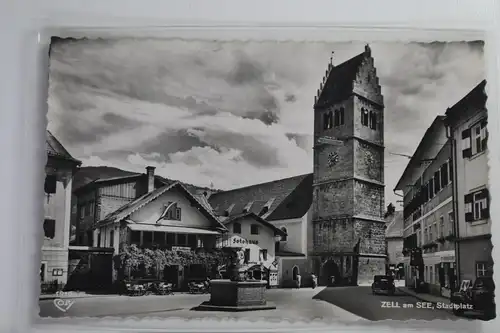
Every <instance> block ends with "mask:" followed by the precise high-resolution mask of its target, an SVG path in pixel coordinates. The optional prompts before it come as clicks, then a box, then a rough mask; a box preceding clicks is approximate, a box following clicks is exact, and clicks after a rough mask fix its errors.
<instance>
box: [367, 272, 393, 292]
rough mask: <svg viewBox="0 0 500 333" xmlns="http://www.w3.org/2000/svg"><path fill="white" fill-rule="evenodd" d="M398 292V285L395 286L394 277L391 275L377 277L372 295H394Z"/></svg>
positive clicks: (374, 279) (375, 277) (373, 284)
mask: <svg viewBox="0 0 500 333" xmlns="http://www.w3.org/2000/svg"><path fill="white" fill-rule="evenodd" d="M395 292H396V285H395V284H394V277H393V276H389V275H375V276H374V277H373V283H372V294H374V295H375V294H379V293H387V294H388V295H394V293H395Z"/></svg>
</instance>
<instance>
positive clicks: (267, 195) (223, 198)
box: [208, 174, 313, 221]
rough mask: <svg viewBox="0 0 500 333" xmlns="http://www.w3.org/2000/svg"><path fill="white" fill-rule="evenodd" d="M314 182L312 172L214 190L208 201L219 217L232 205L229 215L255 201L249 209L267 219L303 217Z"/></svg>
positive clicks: (239, 211)
mask: <svg viewBox="0 0 500 333" xmlns="http://www.w3.org/2000/svg"><path fill="white" fill-rule="evenodd" d="M312 183H313V177H312V174H305V175H300V176H295V177H290V178H285V179H280V180H275V181H272V182H267V183H262V184H257V185H252V186H246V187H241V188H237V189H233V190H229V191H223V192H218V193H214V194H212V195H211V196H210V198H209V199H208V202H209V203H210V206H212V207H213V209H214V213H215V214H216V215H218V216H225V215H226V214H225V213H226V211H227V210H228V209H229V208H230V207H232V208H231V211H230V212H229V214H228V215H229V216H228V217H231V216H235V215H239V214H242V213H243V212H244V209H245V207H248V203H249V202H253V203H252V205H251V206H250V207H249V208H250V209H249V211H248V212H249V213H254V214H256V215H258V216H261V217H262V218H264V219H265V220H268V221H271V220H285V219H293V218H301V217H303V216H304V215H305V214H306V213H307V211H308V210H309V208H310V206H311V203H312ZM266 205H267V206H266ZM283 205H284V206H283ZM265 207H267V208H266V209H265Z"/></svg>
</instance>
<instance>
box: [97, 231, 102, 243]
mask: <svg viewBox="0 0 500 333" xmlns="http://www.w3.org/2000/svg"><path fill="white" fill-rule="evenodd" d="M97 247H101V233H100V232H99V233H98V234H97Z"/></svg>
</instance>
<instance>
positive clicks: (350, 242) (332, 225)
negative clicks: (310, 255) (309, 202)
mask: <svg viewBox="0 0 500 333" xmlns="http://www.w3.org/2000/svg"><path fill="white" fill-rule="evenodd" d="M313 237H314V238H313V244H314V246H313V251H314V253H326V252H337V253H338V252H353V249H354V245H355V244H356V241H357V238H355V229H354V227H353V223H352V219H351V218H348V217H347V216H346V217H343V218H336V219H335V218H331V219H325V220H321V221H315V222H313Z"/></svg>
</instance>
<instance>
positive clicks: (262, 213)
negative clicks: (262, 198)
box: [259, 197, 276, 216]
mask: <svg viewBox="0 0 500 333" xmlns="http://www.w3.org/2000/svg"><path fill="white" fill-rule="evenodd" d="M275 199H276V198H275V197H272V198H271V199H269V200H268V201H267V202H266V204H265V205H264V207H262V209H261V211H260V213H259V216H263V215H264V214H266V213H267V212H268V211H269V209H271V205H272V204H273V202H274V200H275Z"/></svg>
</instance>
